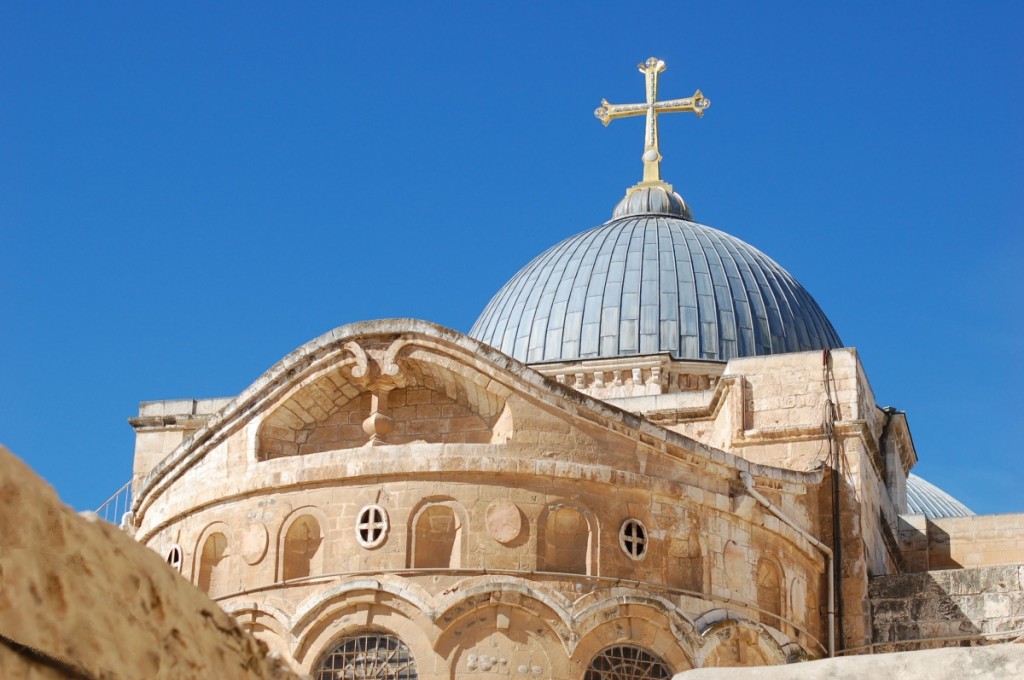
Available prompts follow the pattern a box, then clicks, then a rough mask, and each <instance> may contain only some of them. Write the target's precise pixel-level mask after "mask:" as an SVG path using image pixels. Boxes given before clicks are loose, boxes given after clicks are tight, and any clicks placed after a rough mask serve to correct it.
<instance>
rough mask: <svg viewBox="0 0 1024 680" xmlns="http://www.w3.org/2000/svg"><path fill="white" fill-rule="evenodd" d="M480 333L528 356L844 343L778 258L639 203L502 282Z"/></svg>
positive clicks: (760, 350) (695, 354)
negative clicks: (645, 210) (640, 209)
mask: <svg viewBox="0 0 1024 680" xmlns="http://www.w3.org/2000/svg"><path fill="white" fill-rule="evenodd" d="M652 212H653V211H652ZM658 212H662V211H658ZM664 212H668V211H664ZM470 335H471V336H473V337H475V338H477V339H478V340H482V341H483V342H486V343H487V344H489V345H492V346H493V347H496V348H497V349H499V350H501V351H502V352H505V353H506V354H509V355H511V356H513V357H515V358H516V359H519V360H520V361H523V362H526V363H539V362H545V361H560V360H573V359H592V358H611V357H621V356H630V355H639V354H658V353H669V354H671V355H672V356H673V357H676V358H678V359H711V360H719V361H724V360H728V359H731V358H733V357H741V356H752V355H761V354H778V353H783V352H798V351H804V350H815V349H824V348H834V347H840V346H842V343H841V341H840V340H839V336H838V335H837V334H836V332H835V330H834V329H833V328H832V324H830V323H829V321H828V319H827V318H825V315H824V314H823V313H822V311H821V309H820V308H819V307H818V305H817V303H815V302H814V299H813V298H811V296H810V295H809V294H808V293H807V291H805V290H804V289H803V287H802V286H801V285H800V284H799V283H797V282H796V280H795V279H793V277H792V276H790V275H789V273H787V272H786V270H784V269H783V268H782V267H780V266H779V265H778V264H776V263H775V262H774V261H773V260H772V259H771V258H769V257H768V256H767V255H765V254H764V253H762V252H760V251H759V250H757V249H756V248H753V247H752V246H750V245H747V244H746V243H744V242H743V241H740V240H739V239H737V238H734V237H732V236H729V235H728V234H725V233H723V232H720V231H718V230H716V229H712V228H710V227H706V226H703V225H700V224H696V223H694V222H689V221H687V220H685V219H681V218H680V217H676V216H674V215H671V214H640V215H637V214H632V215H627V216H625V217H622V218H620V219H614V220H612V221H610V222H608V223H606V224H604V225H602V226H600V227H597V228H595V229H591V230H590V231H586V232H583V233H581V234H577V235H576V236H573V237H571V238H569V239H566V240H565V241H562V242H561V243H559V244H558V245H556V246H554V247H553V248H550V249H549V250H548V251H547V252H545V253H543V254H541V255H540V256H538V257H537V258H536V259H534V260H533V261H532V262H531V263H530V264H528V265H526V267H524V268H523V269H522V270H521V271H520V272H519V273H518V274H516V275H515V276H514V277H512V279H511V280H510V281H509V282H508V283H507V284H505V286H504V287H503V288H502V289H501V290H500V291H498V293H497V295H495V296H494V297H493V298H492V299H491V301H490V303H489V304H488V305H487V307H486V308H485V309H484V312H483V314H481V315H480V318H479V319H477V321H476V323H475V324H474V325H473V329H472V330H471V331H470Z"/></svg>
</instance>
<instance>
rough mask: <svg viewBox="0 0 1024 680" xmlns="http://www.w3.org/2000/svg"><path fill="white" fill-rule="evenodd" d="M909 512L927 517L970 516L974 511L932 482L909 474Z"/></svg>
mask: <svg viewBox="0 0 1024 680" xmlns="http://www.w3.org/2000/svg"><path fill="white" fill-rule="evenodd" d="M907 512H908V513H910V514H911V515H924V516H925V517H930V518H933V519H934V518H938V517H968V516H970V515H973V514H974V511H973V510H971V509H970V508H968V507H967V506H966V505H964V504H963V503H961V502H960V501H958V500H957V499H955V498H953V497H952V496H950V495H949V494H948V493H946V492H945V491H943V490H942V489H940V488H939V487H937V486H935V485H934V484H932V483H931V482H929V481H927V480H925V479H922V478H921V477H918V476H917V475H914V474H911V475H907Z"/></svg>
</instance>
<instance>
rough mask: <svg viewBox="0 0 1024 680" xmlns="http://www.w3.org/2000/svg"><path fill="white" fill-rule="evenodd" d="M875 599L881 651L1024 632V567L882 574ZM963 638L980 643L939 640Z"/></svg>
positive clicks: (873, 590)
mask: <svg viewBox="0 0 1024 680" xmlns="http://www.w3.org/2000/svg"><path fill="white" fill-rule="evenodd" d="M870 601H871V618H872V628H873V631H872V632H873V638H874V642H875V643H876V644H878V645H879V646H878V647H876V651H881V652H890V651H898V650H912V649H929V648H933V647H953V646H959V645H961V644H964V645H966V644H984V640H985V639H989V640H993V641H996V640H1004V639H1006V638H1010V639H1012V638H1015V637H1019V636H1020V635H1022V633H1021V632H1020V631H1021V630H1022V629H1024V565H1010V566H1003V567H981V568H977V569H949V570H944V571H930V572H923V573H917V574H893V575H889V576H879V577H877V578H875V579H872V581H871V586H870ZM1015 631H1016V632H1015ZM1000 633H1003V635H999V634H1000ZM963 636H975V637H976V638H977V639H978V642H970V641H965V640H935V638H957V637H963ZM929 640H932V641H929Z"/></svg>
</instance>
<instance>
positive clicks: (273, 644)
mask: <svg viewBox="0 0 1024 680" xmlns="http://www.w3.org/2000/svg"><path fill="white" fill-rule="evenodd" d="M223 609H224V611H226V612H227V613H228V614H231V616H233V617H234V619H235V620H236V621H238V625H239V626H241V627H242V630H244V631H246V632H247V633H249V634H251V635H253V636H255V637H256V638H257V639H259V640H262V641H263V642H264V643H266V645H267V647H268V648H269V649H270V651H271V652H272V653H276V654H278V655H280V656H281V657H283V658H288V657H289V656H290V652H291V650H290V649H288V643H287V640H288V637H289V636H288V628H287V626H286V624H285V622H286V621H287V620H288V615H287V614H286V613H285V612H283V611H281V610H280V609H278V608H277V607H274V606H273V605H268V604H267V603H265V602H264V603H260V604H255V603H254V604H252V605H250V604H240V605H237V606H234V607H232V606H230V605H227V606H224V607H223Z"/></svg>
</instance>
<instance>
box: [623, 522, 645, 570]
mask: <svg viewBox="0 0 1024 680" xmlns="http://www.w3.org/2000/svg"><path fill="white" fill-rule="evenodd" d="M619 545H620V546H621V547H622V551H623V552H624V553H626V554H627V555H629V557H630V559H634V560H640V559H643V557H644V555H646V554H647V528H646V527H645V526H644V525H643V522H641V521H640V520H638V519H633V518H630V519H627V520H626V521H625V522H623V523H622V526H621V527H620V528H619Z"/></svg>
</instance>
